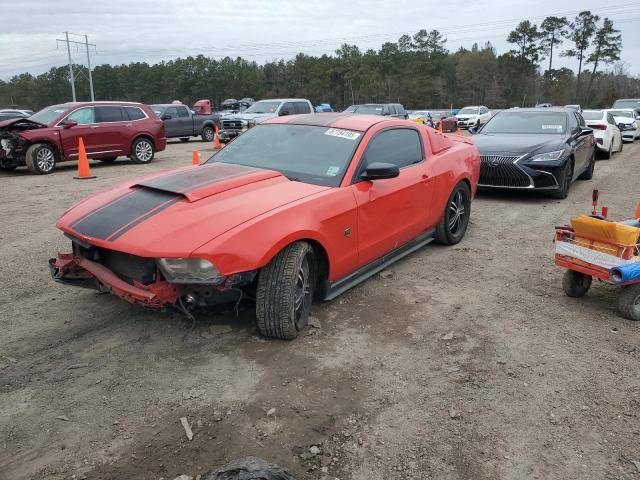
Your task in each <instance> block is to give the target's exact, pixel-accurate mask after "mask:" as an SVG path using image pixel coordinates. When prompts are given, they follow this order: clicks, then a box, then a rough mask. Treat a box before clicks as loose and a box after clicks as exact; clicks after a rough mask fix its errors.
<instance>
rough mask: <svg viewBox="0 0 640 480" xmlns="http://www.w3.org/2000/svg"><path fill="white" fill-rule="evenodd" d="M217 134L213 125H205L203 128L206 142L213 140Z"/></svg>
mask: <svg viewBox="0 0 640 480" xmlns="http://www.w3.org/2000/svg"><path fill="white" fill-rule="evenodd" d="M215 135H216V133H215V131H214V130H213V129H212V128H211V127H205V128H204V129H203V130H202V136H203V137H204V140H205V142H213V139H214V138H215Z"/></svg>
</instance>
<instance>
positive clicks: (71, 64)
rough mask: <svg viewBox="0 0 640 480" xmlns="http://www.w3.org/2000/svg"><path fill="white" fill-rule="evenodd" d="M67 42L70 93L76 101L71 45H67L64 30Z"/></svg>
mask: <svg viewBox="0 0 640 480" xmlns="http://www.w3.org/2000/svg"><path fill="white" fill-rule="evenodd" d="M64 34H65V36H66V42H67V54H68V55H69V78H71V94H72V95H73V101H74V102H75V101H76V77H75V76H74V74H73V63H72V62H71V47H69V32H64Z"/></svg>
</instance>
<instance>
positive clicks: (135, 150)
mask: <svg viewBox="0 0 640 480" xmlns="http://www.w3.org/2000/svg"><path fill="white" fill-rule="evenodd" d="M154 155H155V147H154V146H153V142H152V141H151V140H150V139H148V138H147V137H138V138H136V139H135V140H134V141H133V143H132V144H131V155H129V158H130V159H131V161H132V162H133V163H151V161H152V160H153V156H154Z"/></svg>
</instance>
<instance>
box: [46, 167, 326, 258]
mask: <svg viewBox="0 0 640 480" xmlns="http://www.w3.org/2000/svg"><path fill="white" fill-rule="evenodd" d="M328 188H329V187H323V186H318V185H311V184H307V183H302V182H295V181H290V180H289V179H287V178H286V177H285V176H284V175H282V174H281V173H279V172H275V171H272V170H263V169H258V168H252V167H245V166H241V165H231V164H223V163H210V164H205V165H199V166H195V167H186V168H182V169H178V170H173V171H169V172H165V173H162V174H157V175H151V176H149V177H145V178H143V179H138V180H137V181H136V180H134V181H127V182H125V183H123V184H119V185H116V186H114V187H112V188H111V189H108V190H106V191H103V192H100V193H98V194H96V195H94V196H92V197H89V198H88V199H86V200H84V201H82V202H80V203H79V204H77V205H75V206H74V207H72V208H71V209H70V210H68V211H67V212H65V214H64V215H63V216H62V217H61V218H60V220H58V223H57V227H58V228H60V229H61V230H62V231H64V232H65V233H67V234H69V235H71V236H72V237H75V238H77V239H78V240H79V241H80V242H85V243H89V244H92V245H96V246H99V247H103V248H109V249H113V250H118V251H122V252H126V253H131V254H133V255H138V256H143V257H184V256H188V255H189V254H190V253H191V252H193V251H194V250H196V249H197V248H198V247H200V246H201V245H203V244H205V243H207V242H209V241H211V240H213V239H214V238H216V237H217V236H219V235H222V234H223V233H225V232H227V231H229V230H231V229H233V228H235V227H238V226H239V225H241V224H243V223H244V222H248V221H250V220H252V219H254V218H256V217H258V216H260V215H264V214H266V213H267V212H269V211H271V210H274V209H277V208H280V207H283V206H285V205H287V204H289V203H292V202H296V201H299V200H301V199H303V198H305V197H308V196H311V195H315V194H318V193H320V192H322V191H324V190H326V189H328Z"/></svg>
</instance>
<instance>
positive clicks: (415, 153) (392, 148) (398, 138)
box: [362, 128, 423, 169]
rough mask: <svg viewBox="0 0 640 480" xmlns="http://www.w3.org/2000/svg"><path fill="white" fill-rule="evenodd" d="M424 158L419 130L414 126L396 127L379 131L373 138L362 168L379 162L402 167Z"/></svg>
mask: <svg viewBox="0 0 640 480" xmlns="http://www.w3.org/2000/svg"><path fill="white" fill-rule="evenodd" d="M422 160H423V155H422V143H421V142H420V135H419V134H418V132H417V131H416V130H414V129H412V128H394V129H391V130H385V131H383V132H381V133H379V134H378V135H376V136H375V137H374V138H373V139H372V140H371V142H370V143H369V146H368V147H367V150H366V151H365V154H364V162H363V168H362V169H364V168H366V165H370V164H372V163H377V162H382V163H391V164H394V165H397V166H398V167H399V168H402V167H406V166H408V165H412V164H414V163H419V162H421V161H422Z"/></svg>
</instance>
